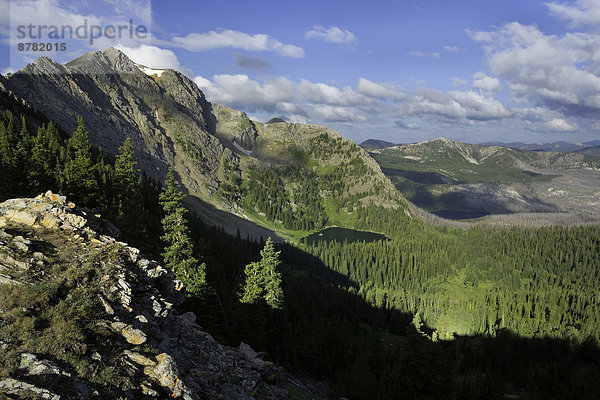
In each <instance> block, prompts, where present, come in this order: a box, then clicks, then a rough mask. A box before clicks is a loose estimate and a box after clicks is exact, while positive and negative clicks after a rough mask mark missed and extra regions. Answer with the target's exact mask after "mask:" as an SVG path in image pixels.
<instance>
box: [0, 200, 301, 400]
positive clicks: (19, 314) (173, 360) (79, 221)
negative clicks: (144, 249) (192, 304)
mask: <svg viewBox="0 0 600 400" xmlns="http://www.w3.org/2000/svg"><path fill="white" fill-rule="evenodd" d="M117 232H118V231H117V230H116V228H115V227H114V226H112V225H111V224H110V223H108V222H106V221H104V220H102V219H100V218H98V217H97V216H94V215H93V214H91V213H90V212H89V211H86V210H82V209H79V208H78V207H76V206H75V205H73V204H69V203H66V202H65V201H64V198H62V197H60V196H56V195H53V194H51V193H47V195H46V196H39V197H38V198H36V199H12V200H8V201H6V202H4V203H2V204H0V346H1V347H2V353H1V355H0V398H11V399H12V398H43V399H52V400H59V399H70V398H77V399H93V398H119V397H123V398H136V399H137V398H140V399H158V398H182V399H286V398H289V396H290V394H289V391H288V390H287V388H290V387H294V392H296V391H297V390H300V392H301V393H305V394H306V395H307V396H308V395H310V393H309V392H308V391H304V390H303V389H302V385H301V384H300V382H299V381H297V380H296V379H294V378H293V377H292V376H291V375H289V374H288V373H287V372H286V371H284V370H283V369H282V368H280V367H277V366H275V365H273V364H272V363H270V362H268V361H264V360H263V359H262V358H261V357H259V356H258V355H257V353H256V352H254V350H252V348H250V346H248V345H246V344H244V343H242V344H240V346H239V348H231V347H227V346H223V345H221V344H219V343H218V342H216V341H215V340H214V339H213V338H212V337H211V336H210V334H208V333H206V332H204V331H203V330H202V329H201V328H200V327H199V326H198V325H197V324H196V323H195V315H194V314H193V313H186V314H183V315H177V314H176V313H175V311H174V309H173V307H174V306H175V305H177V304H180V303H181V302H182V301H183V300H184V288H182V286H181V284H180V282H178V281H176V280H174V277H173V275H172V273H171V272H170V271H167V270H166V269H164V268H162V267H161V266H160V265H159V264H158V263H157V262H155V261H152V260H148V259H147V258H145V257H144V256H143V255H142V254H140V252H139V250H137V249H135V248H133V247H130V246H128V245H127V244H125V243H122V242H119V241H118V240H117V239H115V238H114V237H113V236H111V235H115V234H117ZM3 396H4V397H3ZM107 396H108V397H107Z"/></svg>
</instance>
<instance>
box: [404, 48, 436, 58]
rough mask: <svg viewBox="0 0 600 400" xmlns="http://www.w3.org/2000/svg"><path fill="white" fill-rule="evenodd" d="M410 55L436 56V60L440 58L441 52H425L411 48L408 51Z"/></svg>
mask: <svg viewBox="0 0 600 400" xmlns="http://www.w3.org/2000/svg"><path fill="white" fill-rule="evenodd" d="M408 55H409V56H414V57H432V58H435V59H436V60H437V59H439V58H440V54H439V53H436V52H430V53H425V52H423V51H419V50H411V51H409V52H408Z"/></svg>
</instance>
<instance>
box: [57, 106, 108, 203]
mask: <svg viewBox="0 0 600 400" xmlns="http://www.w3.org/2000/svg"><path fill="white" fill-rule="evenodd" d="M77 122H78V125H77V129H76V130H75V132H74V133H73V136H72V137H71V138H69V141H68V142H67V160H66V164H65V170H64V180H63V192H66V193H67V195H68V196H69V197H72V198H73V199H74V200H75V201H79V202H82V203H83V204H87V205H88V207H94V206H96V205H97V203H98V202H97V201H96V200H97V195H98V192H99V188H98V180H97V179H96V175H95V172H96V164H95V163H94V161H93V159H92V145H91V144H90V139H89V137H88V132H87V129H85V125H84V123H83V118H81V117H79V119H78V120H77Z"/></svg>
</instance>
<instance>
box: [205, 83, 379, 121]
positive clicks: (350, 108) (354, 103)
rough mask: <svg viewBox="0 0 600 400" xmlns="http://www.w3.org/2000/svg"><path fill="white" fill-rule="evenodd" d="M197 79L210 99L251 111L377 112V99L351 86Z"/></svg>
mask: <svg viewBox="0 0 600 400" xmlns="http://www.w3.org/2000/svg"><path fill="white" fill-rule="evenodd" d="M194 82H195V83H196V84H197V85H198V87H199V88H200V89H202V91H203V92H204V93H205V94H206V97H207V98H208V99H209V100H210V101H214V102H215V103H219V104H224V105H226V106H229V107H234V108H239V109H243V110H245V111H249V112H258V111H265V112H268V113H272V114H275V115H287V116H288V118H291V117H289V116H291V115H295V116H296V117H294V118H299V117H302V118H304V119H305V120H307V121H325V122H346V121H365V120H367V118H368V117H367V116H368V115H371V114H373V115H374V114H375V113H376V109H377V108H378V105H377V103H376V102H377V100H376V99H372V98H370V97H368V96H365V95H364V94H361V93H359V92H358V91H357V90H355V89H353V88H351V87H342V88H339V87H336V86H332V85H328V84H325V83H320V82H319V83H315V82H310V81H308V80H306V79H302V80H300V81H299V82H298V81H292V80H290V79H288V78H285V77H277V78H274V79H270V80H265V81H263V82H259V81H256V80H253V79H251V78H250V77H249V76H248V75H246V74H236V75H231V74H220V75H214V76H213V77H212V79H206V78H204V77H202V76H197V77H196V78H194Z"/></svg>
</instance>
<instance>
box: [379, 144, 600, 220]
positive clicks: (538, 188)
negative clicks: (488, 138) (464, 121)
mask: <svg viewBox="0 0 600 400" xmlns="http://www.w3.org/2000/svg"><path fill="white" fill-rule="evenodd" d="M370 155H371V156H373V158H375V160H377V162H378V164H379V165H380V166H381V169H382V171H383V172H384V173H385V174H386V175H387V176H388V177H389V178H390V179H391V180H392V182H394V184H395V186H396V188H398V190H399V191H400V192H401V193H402V194H403V195H404V196H405V197H406V198H407V199H408V200H410V201H411V202H413V203H414V204H416V205H417V206H419V207H421V208H423V209H425V210H427V211H429V212H431V213H434V214H436V215H438V216H440V217H443V218H449V219H469V218H478V217H483V216H487V215H490V214H492V215H493V214H519V213H545V214H556V215H549V216H548V218H547V219H545V218H544V216H543V215H539V216H538V219H539V220H540V221H541V223H544V222H549V223H551V221H553V220H555V219H557V217H559V215H560V219H563V220H564V219H569V220H571V221H574V222H575V223H581V222H589V221H594V220H598V213H597V212H596V210H595V209H596V206H595V205H596V202H597V200H596V198H597V187H598V184H599V183H600V173H599V172H598V171H599V169H600V158H598V157H595V156H593V155H592V154H591V153H590V154H579V153H566V152H557V151H522V150H517V149H512V148H508V147H502V146H485V145H474V144H468V143H462V142H457V141H453V140H450V139H447V138H438V139H433V140H428V141H426V142H422V143H415V144H408V145H399V146H393V147H388V148H383V149H371V150H370ZM506 219H507V218H506ZM519 219H520V218H519V217H518V215H517V216H515V218H512V219H511V220H512V221H515V222H518V221H519ZM490 222H493V219H492V220H491V221H490Z"/></svg>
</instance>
